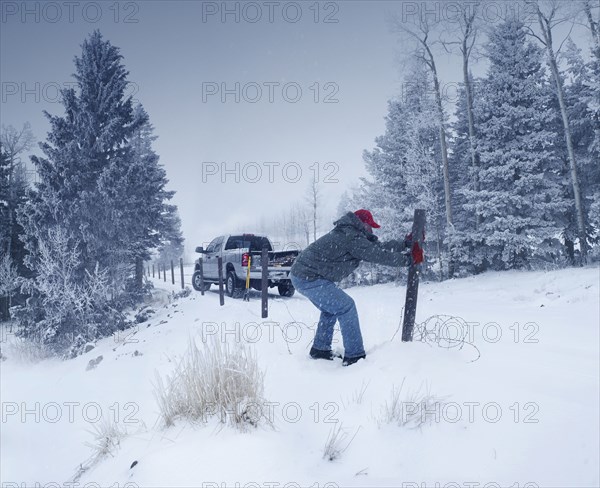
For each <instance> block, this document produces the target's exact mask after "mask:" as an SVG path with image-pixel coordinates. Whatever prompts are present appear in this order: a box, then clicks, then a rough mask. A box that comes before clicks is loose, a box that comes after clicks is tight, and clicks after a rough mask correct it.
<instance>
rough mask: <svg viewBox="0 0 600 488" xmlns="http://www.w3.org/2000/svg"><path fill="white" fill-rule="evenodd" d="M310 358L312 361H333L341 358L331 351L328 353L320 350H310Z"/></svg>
mask: <svg viewBox="0 0 600 488" xmlns="http://www.w3.org/2000/svg"><path fill="white" fill-rule="evenodd" d="M309 354H310V357H311V358H313V359H327V360H328V361H333V360H334V359H335V358H341V357H342V356H340V355H339V354H336V353H334V352H333V351H332V350H331V349H330V350H329V351H322V350H321V349H315V348H314V347H311V348H310V353H309Z"/></svg>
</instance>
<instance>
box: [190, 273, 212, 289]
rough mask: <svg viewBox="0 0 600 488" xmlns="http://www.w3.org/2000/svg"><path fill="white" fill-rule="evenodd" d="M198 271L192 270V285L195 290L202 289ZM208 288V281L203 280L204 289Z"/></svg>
mask: <svg viewBox="0 0 600 488" xmlns="http://www.w3.org/2000/svg"><path fill="white" fill-rule="evenodd" d="M200 283H201V282H200V271H194V274H193V275H192V286H193V287H194V290H196V291H202V287H201V286H200ZM209 289H210V283H207V282H206V281H204V291H208V290H209Z"/></svg>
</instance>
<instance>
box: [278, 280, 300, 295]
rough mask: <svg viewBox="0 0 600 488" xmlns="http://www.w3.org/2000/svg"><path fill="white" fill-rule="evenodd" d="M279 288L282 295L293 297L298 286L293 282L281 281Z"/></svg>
mask: <svg viewBox="0 0 600 488" xmlns="http://www.w3.org/2000/svg"><path fill="white" fill-rule="evenodd" d="M277 290H278V291H279V294H280V295H281V296H282V297H291V296H294V293H295V292H296V288H294V285H292V284H291V283H280V284H279V285H277Z"/></svg>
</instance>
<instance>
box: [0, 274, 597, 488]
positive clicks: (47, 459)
mask: <svg viewBox="0 0 600 488" xmlns="http://www.w3.org/2000/svg"><path fill="white" fill-rule="evenodd" d="M155 286H156V293H155V299H156V300H155V303H153V304H152V306H153V308H154V309H155V310H156V313H155V314H153V315H151V316H150V317H149V319H148V320H147V321H145V322H142V323H140V325H139V327H138V328H137V329H135V330H133V331H131V332H128V333H127V334H124V335H122V336H120V337H115V338H111V339H105V340H103V341H101V342H99V343H98V344H97V345H96V347H95V348H94V349H92V350H91V351H89V352H88V353H86V354H84V355H83V356H80V357H78V358H76V359H74V360H71V361H59V360H56V359H50V360H43V361H41V362H39V363H36V364H30V363H27V362H25V361H24V360H23V358H19V355H23V352H22V347H21V348H19V347H18V346H17V345H15V344H16V342H17V341H16V340H15V338H14V337H13V336H11V335H8V337H6V340H7V341H8V344H5V345H4V346H5V347H3V348H2V352H3V354H4V355H5V356H7V359H6V360H4V361H3V362H2V363H1V367H2V385H1V393H2V402H3V403H2V416H3V418H2V436H1V466H2V479H1V481H2V486H25V485H22V483H27V486H34V484H35V483H40V484H41V485H42V486H43V485H44V484H47V483H51V482H53V483H56V484H58V485H60V486H63V484H64V483H66V482H67V481H69V480H72V479H73V477H74V476H75V474H76V473H77V471H78V467H79V466H83V467H86V466H91V467H89V469H88V470H87V471H86V472H84V473H83V474H82V475H81V477H80V478H79V479H78V483H80V485H85V484H86V483H97V484H99V485H101V486H120V487H122V486H130V487H133V486H138V487H152V486H163V487H166V486H172V487H175V486H176V487H187V486H205V487H221V486H248V487H250V486H253V487H257V486H260V487H262V486H285V485H286V484H287V486H298V485H299V486H319V487H324V486H330V487H332V486H340V487H341V486H369V487H371V486H387V487H389V486H405V487H421V486H437V485H435V483H439V486H444V485H445V484H448V483H451V482H453V483H455V484H450V485H447V486H459V487H462V486H484V485H486V483H488V485H487V486H489V487H492V486H519V487H524V486H529V487H533V486H539V487H567V486H568V487H575V486H577V487H596V486H599V485H600V476H599V461H598V460H599V457H600V452H599V444H598V442H599V393H600V391H599V357H600V355H599V331H598V329H599V323H600V317H599V313H600V311H599V293H600V288H599V270H598V269H597V268H594V267H588V268H585V269H568V270H562V271H553V272H547V273H544V272H516V271H510V272H505V273H487V274H484V275H481V276H477V277H471V278H466V279H460V280H451V281H446V282H443V283H422V284H421V287H420V290H419V304H418V308H417V321H418V322H421V323H422V322H423V321H425V320H426V319H428V318H429V317H432V316H435V315H445V316H453V317H457V318H461V319H462V320H463V321H466V322H468V323H469V324H471V325H470V326H469V327H468V333H469V334H468V335H469V336H468V337H467V338H466V340H470V341H471V342H472V343H473V345H474V346H475V347H473V346H471V345H468V344H465V345H464V347H462V348H460V347H451V348H443V347H437V346H436V345H434V344H432V343H422V342H414V343H402V342H401V341H400V337H399V336H400V334H399V333H398V334H396V335H395V336H394V334H395V332H396V331H397V329H398V327H399V322H400V317H401V309H402V306H403V304H404V296H405V288H404V287H399V286H394V285H391V284H390V285H377V286H373V287H367V288H360V287H359V288H351V289H349V290H348V292H349V293H350V295H351V296H352V297H353V298H354V299H355V301H356V303H357V307H358V310H359V315H360V319H361V326H362V330H363V334H364V339H365V345H366V347H367V359H366V360H365V361H360V362H359V363H357V364H356V365H353V366H351V367H347V368H343V367H342V365H341V361H339V360H337V361H333V362H327V361H314V360H310V359H308V355H307V353H308V348H309V347H310V343H311V339H312V334H313V329H314V325H315V322H316V321H317V319H318V315H317V311H316V309H315V308H314V307H313V306H312V305H311V304H310V303H309V302H308V301H307V300H306V299H305V298H304V297H302V296H301V295H299V294H296V295H295V296H294V297H293V298H290V299H282V298H280V297H278V296H276V295H270V299H271V300H270V311H269V320H270V321H273V322H275V323H276V324H267V323H263V322H262V320H261V319H260V301H259V295H258V293H256V294H254V295H253V296H252V299H251V301H250V302H244V301H242V300H231V299H227V300H226V304H225V306H223V307H220V306H219V300H218V294H217V293H216V292H215V291H214V287H213V290H211V291H210V292H208V293H207V294H206V295H205V296H204V297H202V296H201V295H200V294H199V293H197V292H192V294H191V295H189V296H188V297H184V298H179V299H173V298H172V296H171V295H170V294H171V293H172V291H174V290H177V288H176V287H175V286H173V287H171V285H170V284H165V283H163V282H162V281H158V280H156V281H155ZM443 319H444V318H443V317H442V320H443ZM257 323H259V324H260V325H257ZM300 323H304V324H300ZM433 323H434V322H433V321H430V322H429V325H432V324H433ZM457 323H459V322H458V320H457V319H454V320H453V321H451V322H446V326H444V327H442V328H441V329H442V333H443V334H445V335H448V334H449V335H450V336H456V330H457V329H456V328H455V327H450V326H449V325H451V324H457ZM236 330H237V331H238V332H240V333H239V336H236V332H235V331H236ZM282 330H284V331H285V332H286V337H287V341H286V340H285V337H284V334H283V333H282ZM209 336H215V337H217V338H218V339H219V340H227V341H229V342H232V343H235V342H236V341H240V342H249V343H251V346H250V347H252V348H253V350H254V351H255V352H256V355H257V358H258V362H259V365H260V367H261V368H262V369H263V370H264V372H265V391H264V396H265V398H266V399H267V400H268V401H269V402H272V403H269V409H271V410H270V412H272V413H273V425H272V426H269V425H267V424H265V423H261V424H260V425H259V426H258V427H257V428H251V429H249V430H248V431H247V432H240V431H238V430H235V429H233V428H232V427H230V426H223V425H221V424H219V423H218V421H217V420H216V419H214V418H208V419H207V422H205V423H203V422H196V423H190V422H188V421H185V420H179V421H177V422H176V423H175V425H174V426H172V427H170V428H165V427H164V426H163V425H162V424H161V421H160V419H159V409H158V405H157V402H156V399H155V397H154V393H153V392H154V384H155V383H156V381H157V379H156V378H157V376H156V375H157V374H158V375H159V376H160V377H161V378H163V379H164V378H166V376H167V375H168V374H169V373H170V372H172V371H173V369H174V368H175V367H176V364H177V361H178V359H179V358H181V357H182V355H184V354H185V352H186V350H187V348H188V343H189V340H190V338H193V339H194V340H195V341H196V342H197V343H198V344H201V343H202V341H203V339H207V338H208V337H209ZM392 337H394V339H393V340H391V339H392ZM336 338H337V340H338V346H340V344H339V336H338V335H337V332H336ZM430 339H433V336H431V337H430ZM99 356H102V359H101V360H100V361H99V362H98V364H97V365H96V366H95V367H89V363H90V361H91V360H96V358H98V357H99ZM94 363H95V361H94ZM401 385H403V386H402V390H401V393H400V396H399V399H400V401H401V402H403V406H404V407H410V408H412V406H414V404H411V403H410V402H411V401H414V400H417V401H420V400H421V399H422V398H424V396H425V397H427V396H428V401H429V402H430V405H429V410H428V411H426V412H417V415H419V414H420V416H421V419H422V420H424V422H420V421H418V419H417V418H416V417H414V416H413V418H412V420H413V421H414V422H413V423H410V422H409V424H407V425H404V426H400V425H399V424H398V423H397V422H392V423H389V422H388V421H387V420H386V415H385V410H386V403H387V407H388V410H389V408H390V407H391V401H392V391H393V389H394V388H395V389H396V390H397V389H398V388H400V387H401ZM417 406H418V405H417ZM410 408H409V409H408V410H406V408H405V413H406V412H410V411H411V410H410ZM99 417H103V418H104V420H106V419H107V418H111V419H116V420H118V425H120V427H121V429H122V430H126V434H125V435H123V437H122V438H121V439H120V441H119V442H118V445H116V446H115V447H114V448H113V449H111V451H112V452H111V453H109V454H107V455H106V456H104V457H103V458H101V459H98V461H97V462H96V463H93V464H92V463H90V460H91V458H92V456H93V455H94V452H95V451H94V450H93V449H92V448H90V447H89V446H87V445H86V443H92V442H93V430H94V425H97V424H99V423H100V424H101V422H94V421H95V420H97V419H98V418H99ZM415 424H420V425H419V426H418V427H416V428H415V427H414V425H415ZM336 426H339V427H340V428H341V431H340V432H341V434H342V435H343V434H345V435H346V437H345V438H344V439H342V442H341V444H340V447H341V449H344V448H345V450H343V452H341V453H340V455H339V457H337V459H335V460H332V461H331V460H328V459H324V458H323V454H324V446H325V443H326V441H327V439H328V436H329V435H330V433H331V432H332V429H335V428H336ZM136 461H137V463H135V466H133V467H131V466H132V464H134V462H136ZM11 483H12V484H11ZM126 483H130V484H129V485H127V484H126ZM236 483H237V485H236ZM327 483H329V485H328V484H327ZM469 483H471V484H469ZM475 483H479V484H475ZM494 483H496V484H494ZM527 483H529V484H527ZM89 486H92V485H89Z"/></svg>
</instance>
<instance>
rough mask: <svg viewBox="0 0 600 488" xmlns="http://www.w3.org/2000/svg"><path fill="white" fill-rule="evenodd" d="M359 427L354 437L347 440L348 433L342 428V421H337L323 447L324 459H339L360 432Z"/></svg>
mask: <svg viewBox="0 0 600 488" xmlns="http://www.w3.org/2000/svg"><path fill="white" fill-rule="evenodd" d="M359 429H360V427H359V428H358V429H356V432H355V433H354V435H353V436H352V438H350V440H348V441H347V440H346V439H348V434H347V433H346V432H345V431H344V430H343V429H342V423H341V422H336V423H335V424H334V425H333V427H332V428H331V431H330V432H329V435H328V436H327V441H326V442H325V446H324V447H323V459H326V460H327V461H335V460H336V459H339V457H340V456H341V455H342V454H343V452H344V451H345V450H346V449H348V446H349V445H350V444H351V443H352V441H353V440H354V438H355V437H356V434H358V430H359Z"/></svg>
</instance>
